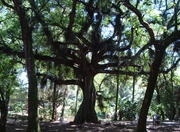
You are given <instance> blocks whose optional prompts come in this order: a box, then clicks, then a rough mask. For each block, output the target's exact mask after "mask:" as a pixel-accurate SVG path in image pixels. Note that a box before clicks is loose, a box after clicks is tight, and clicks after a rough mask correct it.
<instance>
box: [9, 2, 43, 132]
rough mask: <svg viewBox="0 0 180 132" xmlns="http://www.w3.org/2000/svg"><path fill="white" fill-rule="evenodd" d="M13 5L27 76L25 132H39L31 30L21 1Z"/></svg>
mask: <svg viewBox="0 0 180 132" xmlns="http://www.w3.org/2000/svg"><path fill="white" fill-rule="evenodd" d="M13 3H14V6H15V11H16V13H17V15H18V16H19V21H20V26H21V33H22V41H23V44H24V52H25V60H26V69H27V76H28V128H27V132H39V131H40V127H39V120H38V88H37V79H36V74H35V64H34V56H33V50H32V28H31V27H30V26H29V22H28V17H27V15H26V12H25V9H24V7H23V4H22V0H13Z"/></svg>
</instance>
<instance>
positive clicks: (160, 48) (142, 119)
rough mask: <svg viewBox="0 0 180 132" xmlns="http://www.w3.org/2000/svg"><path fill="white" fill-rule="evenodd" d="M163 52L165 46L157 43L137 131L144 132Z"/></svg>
mask: <svg viewBox="0 0 180 132" xmlns="http://www.w3.org/2000/svg"><path fill="white" fill-rule="evenodd" d="M164 54H165V47H163V46H161V45H158V47H156V51H155V58H154V61H153V63H152V65H151V69H150V75H149V79H148V85H147V89H146V93H145V97H144V100H143V104H142V107H141V111H140V115H139V120H138V125H137V130H136V131H137V132H146V120H147V115H148V110H149V107H150V104H151V100H152V96H153V92H154V89H155V86H156V82H157V77H158V74H159V69H160V66H161V63H162V60H163V58H164Z"/></svg>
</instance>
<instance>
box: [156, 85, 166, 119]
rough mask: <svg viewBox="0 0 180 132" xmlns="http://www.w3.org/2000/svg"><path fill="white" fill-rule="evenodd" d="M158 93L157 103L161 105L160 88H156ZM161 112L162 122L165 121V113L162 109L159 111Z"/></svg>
mask: <svg viewBox="0 0 180 132" xmlns="http://www.w3.org/2000/svg"><path fill="white" fill-rule="evenodd" d="M156 92H157V97H156V98H157V103H158V104H159V105H160V104H161V95H160V92H159V88H158V87H156ZM159 110H160V111H159V112H160V115H161V117H162V120H165V115H164V111H163V109H162V108H160V109H159Z"/></svg>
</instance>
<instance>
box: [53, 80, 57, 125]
mask: <svg viewBox="0 0 180 132" xmlns="http://www.w3.org/2000/svg"><path fill="white" fill-rule="evenodd" d="M56 86H57V85H56V83H54V87H53V100H52V106H53V109H52V120H53V121H56V120H57V110H56V109H57V108H56V100H57V97H56V91H57V90H56Z"/></svg>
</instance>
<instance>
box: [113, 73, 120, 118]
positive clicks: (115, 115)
mask: <svg viewBox="0 0 180 132" xmlns="http://www.w3.org/2000/svg"><path fill="white" fill-rule="evenodd" d="M118 96H119V74H117V90H116V106H115V113H114V120H115V121H117V107H118Z"/></svg>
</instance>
